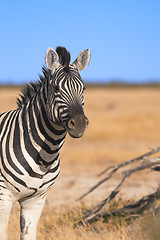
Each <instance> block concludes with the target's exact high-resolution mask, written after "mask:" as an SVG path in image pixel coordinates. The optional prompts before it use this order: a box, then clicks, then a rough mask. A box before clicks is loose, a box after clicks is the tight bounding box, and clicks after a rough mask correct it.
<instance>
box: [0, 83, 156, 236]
mask: <svg viewBox="0 0 160 240" xmlns="http://www.w3.org/2000/svg"><path fill="white" fill-rule="evenodd" d="M19 92H20V88H19V87H0V112H4V111H8V110H11V109H15V108H16V107H17V106H16V97H18V95H19ZM84 95H85V114H86V116H87V117H88V118H89V121H90V125H89V128H88V129H87V130H86V132H85V135H84V137H83V138H81V139H71V138H70V137H69V136H67V139H66V141H65V144H64V146H63V147H62V150H61V154H60V156H61V172H60V175H59V177H58V179H57V181H56V183H55V184H54V185H53V187H52V188H51V189H50V190H49V191H48V194H47V200H46V204H45V207H44V210H43V213H42V216H41V218H40V221H39V224H38V231H37V239H40V240H41V239H45V240H53V239H54V240H55V239H57V240H82V239H83V240H87V239H92V240H94V239H96V240H101V239H102V240H103V239H105V240H113V239H115V240H120V239H121V240H123V239H126V240H129V239H137V240H143V239H146V240H158V239H160V230H159V226H160V222H159V220H158V218H157V217H155V216H154V215H153V216H145V217H144V216H143V217H141V218H139V219H135V220H133V221H131V222H130V223H128V222H126V221H119V220H118V219H111V220H110V221H109V222H107V223H106V222H103V221H102V220H100V221H98V222H96V223H93V224H90V225H86V226H80V225H76V223H77V222H78V221H80V220H81V219H82V215H83V210H84V209H85V210H86V209H89V208H91V207H92V206H94V205H95V204H97V203H98V202H99V201H101V200H103V199H104V198H105V197H106V196H107V194H108V193H109V192H110V191H111V190H112V189H113V188H114V186H115V185H116V184H117V183H118V181H119V177H118V175H116V176H115V177H114V178H113V179H111V180H110V181H108V182H105V183H104V184H103V185H102V186H101V187H99V188H98V189H97V190H95V191H94V192H93V193H91V194H90V195H88V196H87V197H86V198H84V199H82V200H81V201H76V199H77V198H78V197H80V196H81V195H82V194H83V193H85V192H86V191H87V190H89V189H90V188H91V187H92V186H93V185H94V184H96V183H97V182H98V181H99V180H101V179H102V177H98V174H99V173H100V172H102V171H103V170H104V169H105V168H107V167H109V166H111V165H116V164H119V163H122V162H124V161H127V160H130V159H132V158H135V157H138V156H139V155H141V154H143V153H145V152H147V151H149V149H150V148H155V147H158V146H160V87H143V86H141V87H112V88H111V87H110V88H109V87H87V89H86V91H85V94H84ZM105 176H106V175H105ZM159 183H160V173H159V172H157V173H156V172H153V173H152V172H151V173H149V172H146V171H144V172H141V173H139V174H134V175H133V176H132V177H131V178H129V179H128V181H126V183H124V185H123V188H122V191H121V193H120V194H119V195H118V197H117V201H119V200H118V199H121V202H122V204H123V201H124V202H125V201H127V200H128V199H131V200H133V199H139V198H140V197H142V196H145V195H147V194H150V193H152V192H154V191H155V189H156V188H157V186H158V185H159ZM19 232H20V228H19V206H18V204H15V206H14V207H13V209H12V213H11V217H10V221H9V229H8V234H9V238H8V239H9V240H16V239H19Z"/></svg>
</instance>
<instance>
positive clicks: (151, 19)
mask: <svg viewBox="0 0 160 240" xmlns="http://www.w3.org/2000/svg"><path fill="white" fill-rule="evenodd" d="M56 46H65V47H66V48H67V49H68V50H69V51H70V53H71V56H72V61H74V60H75V58H76V57H77V56H78V54H79V52H80V51H82V50H84V49H87V48H90V50H91V56H92V58H91V62H90V65H89V67H88V68H87V69H86V70H84V71H82V72H81V76H82V77H83V79H84V80H87V81H96V82H102V81H111V80H115V79H116V80H124V81H132V82H138V81H140V82H143V81H148V80H160V1H159V0H150V1H148V0H130V1H128V0H126V1H125V0H112V1H108V0H99V1H97V0H91V1H90V0H88V1H87V0H81V1H75V0H74V1H72V0H70V1H69V0H68V1H65V0H61V1H57V0H56V1H55V0H52V1H51V0H49V1H48V0H46V1H41V0H32V1H30V0H28V1H18V0H14V1H12V0H10V1H9V0H6V1H1V6H0V83H16V84H22V83H25V82H28V81H34V80H37V77H38V74H39V73H41V67H42V65H43V64H44V57H45V52H46V50H47V48H48V47H52V48H54V49H55V48H56Z"/></svg>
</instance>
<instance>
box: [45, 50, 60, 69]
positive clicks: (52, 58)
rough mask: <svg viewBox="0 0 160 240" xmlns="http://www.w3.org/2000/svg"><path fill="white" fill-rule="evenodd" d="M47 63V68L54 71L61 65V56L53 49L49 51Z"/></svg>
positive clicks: (46, 58)
mask: <svg viewBox="0 0 160 240" xmlns="http://www.w3.org/2000/svg"><path fill="white" fill-rule="evenodd" d="M45 62H46V65H47V67H48V68H49V69H50V70H52V71H54V70H55V69H56V68H57V67H58V66H59V65H60V63H59V56H58V54H57V53H56V52H55V51H54V50H53V49H52V48H48V49H47V52H46V57H45Z"/></svg>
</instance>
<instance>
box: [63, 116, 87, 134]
mask: <svg viewBox="0 0 160 240" xmlns="http://www.w3.org/2000/svg"><path fill="white" fill-rule="evenodd" d="M88 125H89V120H88V118H87V117H86V116H85V115H84V114H83V115H76V116H74V117H72V118H71V119H70V120H69V121H68V124H67V130H68V133H69V135H70V136H71V137H74V138H80V137H82V136H83V134H84V132H85V130H86V128H87V127H88Z"/></svg>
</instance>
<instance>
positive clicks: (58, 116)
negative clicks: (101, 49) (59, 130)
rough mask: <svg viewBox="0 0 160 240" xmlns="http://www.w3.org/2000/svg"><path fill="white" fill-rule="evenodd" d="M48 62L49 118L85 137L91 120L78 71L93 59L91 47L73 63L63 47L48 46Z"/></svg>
mask: <svg viewBox="0 0 160 240" xmlns="http://www.w3.org/2000/svg"><path fill="white" fill-rule="evenodd" d="M45 61H46V65H47V67H48V69H49V70H50V71H51V74H50V79H49V89H50V91H49V94H48V95H49V96H48V99H49V100H48V112H49V115H50V118H51V119H52V120H53V121H54V122H56V123H57V124H60V125H62V126H63V127H64V128H65V129H66V130H67V131H68V133H69V135H70V136H71V137H74V138H79V137H82V136H83V134H84V132H85V130H86V128H87V127H88V124H89V121H88V119H87V117H86V116H85V114H84V97H83V92H84V89H85V86H84V81H83V80H82V78H81V76H80V74H79V71H81V70H83V69H85V68H86V67H87V66H88V64H89V61H90V51H89V49H87V50H84V51H82V52H81V53H80V54H79V56H78V57H77V59H76V60H75V61H74V62H73V63H72V64H70V53H69V52H68V51H67V50H66V49H65V48H62V47H57V49H56V51H54V50H53V49H52V48H48V50H47V52H46V58H45Z"/></svg>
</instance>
